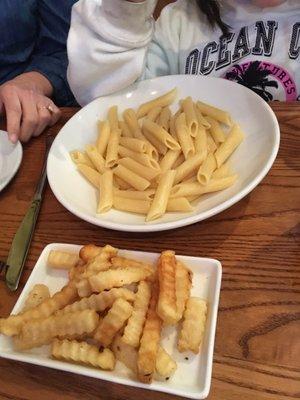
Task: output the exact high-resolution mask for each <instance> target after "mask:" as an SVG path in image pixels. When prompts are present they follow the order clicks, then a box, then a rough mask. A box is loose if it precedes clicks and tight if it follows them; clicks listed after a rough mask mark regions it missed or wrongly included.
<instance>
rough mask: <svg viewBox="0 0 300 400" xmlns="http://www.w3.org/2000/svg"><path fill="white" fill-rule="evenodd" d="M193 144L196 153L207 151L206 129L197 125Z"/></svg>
mask: <svg viewBox="0 0 300 400" xmlns="http://www.w3.org/2000/svg"><path fill="white" fill-rule="evenodd" d="M194 145H195V151H196V153H200V152H202V151H204V152H206V153H207V133H206V129H205V128H204V127H203V126H199V128H198V132H197V135H196V137H195V141H194Z"/></svg>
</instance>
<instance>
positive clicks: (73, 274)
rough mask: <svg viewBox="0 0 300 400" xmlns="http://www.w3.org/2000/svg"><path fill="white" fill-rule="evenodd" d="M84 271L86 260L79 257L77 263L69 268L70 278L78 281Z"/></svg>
mask: <svg viewBox="0 0 300 400" xmlns="http://www.w3.org/2000/svg"><path fill="white" fill-rule="evenodd" d="M84 271H85V262H84V261H83V260H81V259H79V260H78V262H77V264H76V265H75V266H74V267H72V268H70V269H69V280H70V281H74V282H77V281H78V279H80V276H81V275H82V274H83V272H84Z"/></svg>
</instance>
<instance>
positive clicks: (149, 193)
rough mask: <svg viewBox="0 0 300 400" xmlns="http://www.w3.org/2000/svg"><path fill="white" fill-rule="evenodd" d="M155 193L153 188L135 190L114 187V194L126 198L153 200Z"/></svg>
mask: <svg viewBox="0 0 300 400" xmlns="http://www.w3.org/2000/svg"><path fill="white" fill-rule="evenodd" d="M154 194H155V190H154V189H147V190H144V191H142V192H141V191H137V190H120V189H114V196H117V197H125V198H126V199H136V200H148V201H150V200H153V197H154Z"/></svg>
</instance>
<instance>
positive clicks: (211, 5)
mask: <svg viewBox="0 0 300 400" xmlns="http://www.w3.org/2000/svg"><path fill="white" fill-rule="evenodd" d="M197 3H198V6H199V8H200V10H201V11H202V12H203V14H205V15H206V17H207V19H208V22H209V23H210V25H211V26H212V27H215V26H216V25H217V26H218V27H219V28H220V29H221V31H222V32H223V34H224V35H227V34H228V33H229V29H230V26H229V25H227V24H225V22H223V21H222V18H221V13H220V4H219V2H218V0H197Z"/></svg>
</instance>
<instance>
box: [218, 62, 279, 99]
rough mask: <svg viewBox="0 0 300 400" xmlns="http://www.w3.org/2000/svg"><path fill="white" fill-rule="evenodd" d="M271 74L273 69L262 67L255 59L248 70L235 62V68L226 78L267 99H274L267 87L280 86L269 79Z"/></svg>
mask: <svg viewBox="0 0 300 400" xmlns="http://www.w3.org/2000/svg"><path fill="white" fill-rule="evenodd" d="M269 75H271V71H268V70H267V69H262V68H260V62H259V61H253V62H251V63H250V65H249V67H248V68H247V69H246V70H243V68H242V67H241V66H240V65H238V64H235V65H234V66H233V70H231V71H230V72H227V73H226V75H225V78H226V79H229V80H231V81H236V82H237V83H240V84H241V85H243V86H246V87H247V88H249V89H252V90H253V91H254V92H255V93H257V94H258V95H259V96H260V97H262V98H263V99H264V100H265V101H271V100H273V95H272V94H271V93H270V92H268V91H267V90H266V88H268V87H273V88H278V82H276V81H274V80H269V79H268V76H269Z"/></svg>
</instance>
